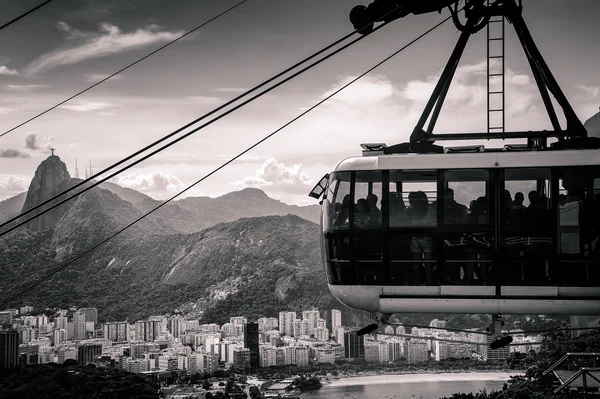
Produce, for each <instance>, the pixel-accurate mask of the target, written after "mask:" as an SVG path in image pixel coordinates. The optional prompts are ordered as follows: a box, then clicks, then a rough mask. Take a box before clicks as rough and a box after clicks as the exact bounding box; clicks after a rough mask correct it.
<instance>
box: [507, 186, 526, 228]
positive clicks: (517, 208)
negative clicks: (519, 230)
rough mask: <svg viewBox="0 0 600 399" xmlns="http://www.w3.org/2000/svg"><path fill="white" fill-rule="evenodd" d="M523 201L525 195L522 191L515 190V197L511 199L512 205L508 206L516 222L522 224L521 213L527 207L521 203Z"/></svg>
mask: <svg viewBox="0 0 600 399" xmlns="http://www.w3.org/2000/svg"><path fill="white" fill-rule="evenodd" d="M523 202H525V195H523V193H522V192H520V191H519V192H516V193H515V199H514V200H513V202H512V206H511V208H510V213H511V215H512V216H513V218H514V219H515V222H516V223H517V224H522V222H523V214H524V211H525V209H527V208H525V205H523Z"/></svg>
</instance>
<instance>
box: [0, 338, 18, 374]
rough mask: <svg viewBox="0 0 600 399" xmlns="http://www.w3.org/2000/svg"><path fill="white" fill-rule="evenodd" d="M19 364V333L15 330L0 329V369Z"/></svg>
mask: <svg viewBox="0 0 600 399" xmlns="http://www.w3.org/2000/svg"><path fill="white" fill-rule="evenodd" d="M18 365H19V333H18V332H17V331H15V330H8V331H0V369H3V368H4V369H10V368H13V367H16V366H18Z"/></svg>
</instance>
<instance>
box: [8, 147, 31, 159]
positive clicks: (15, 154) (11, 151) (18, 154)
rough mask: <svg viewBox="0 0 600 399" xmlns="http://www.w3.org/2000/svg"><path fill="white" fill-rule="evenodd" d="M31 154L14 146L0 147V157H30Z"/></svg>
mask: <svg viewBox="0 0 600 399" xmlns="http://www.w3.org/2000/svg"><path fill="white" fill-rule="evenodd" d="M30 157H31V155H29V154H27V153H26V152H22V151H19V150H17V149H14V148H7V149H0V158H30Z"/></svg>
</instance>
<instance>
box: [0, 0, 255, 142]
mask: <svg viewBox="0 0 600 399" xmlns="http://www.w3.org/2000/svg"><path fill="white" fill-rule="evenodd" d="M247 1H248V0H242V1H240V2H239V3H237V4H235V5H234V6H233V7H230V8H228V9H227V10H225V11H223V12H222V13H220V14H218V15H216V16H214V17H212V18H211V19H209V20H208V21H205V22H203V23H202V24H200V25H198V26H196V27H195V28H194V29H192V30H190V31H188V32H186V33H184V34H183V35H181V36H179V37H176V38H175V39H173V40H171V41H170V42H168V43H167V44H165V45H163V46H161V47H159V48H157V49H156V50H154V51H152V52H151V53H149V54H146V55H145V56H143V57H142V58H140V59H138V60H137V61H134V62H132V63H131V64H129V65H127V66H126V67H124V68H121V69H119V70H118V71H117V72H114V73H112V74H110V75H109V76H107V77H105V78H104V79H102V80H100V81H98V82H96V83H94V84H93V85H91V86H89V87H87V88H86V89H83V90H81V91H80V92H78V93H75V94H73V95H72V96H71V97H69V98H67V99H65V100H63V101H61V102H59V103H58V104H56V105H53V106H52V107H50V108H48V109H46V110H45V111H42V112H40V113H39V114H37V115H35V116H33V117H31V118H29V119H27V120H26V121H25V122H22V123H20V124H18V125H17V126H14V127H12V128H10V129H9V130H7V131H6V132H4V133H2V134H0V137H3V136H5V135H7V134H8V133H10V132H12V131H14V130H16V129H18V128H20V127H21V126H24V125H26V124H28V123H29V122H32V121H34V120H36V119H37V118H39V117H40V116H42V115H44V114H47V113H48V112H50V111H52V110H54V109H56V108H58V107H60V106H61V105H63V104H64V103H66V102H69V101H71V100H72V99H74V98H75V97H78V96H79V95H81V94H83V93H85V92H87V91H89V90H91V89H93V88H94V87H96V86H98V85H99V84H102V83H104V82H106V81H107V80H109V79H111V78H113V77H114V76H116V75H118V74H120V73H121V72H123V71H125V70H127V69H129V68H131V67H132V66H134V65H136V64H139V63H140V62H142V61H144V60H145V59H146V58H148V57H150V56H152V55H154V54H156V53H158V52H159V51H161V50H163V49H164V48H166V47H168V46H170V45H171V44H173V43H175V42H177V41H179V40H181V39H183V38H184V37H186V36H188V35H190V34H192V33H194V32H195V31H197V30H198V29H200V28H202V27H204V26H206V25H208V24H209V23H211V22H212V21H215V20H216V19H218V18H220V17H222V16H223V15H225V14H227V13H228V12H230V11H232V10H233V9H234V8H236V7H239V6H240V5H242V4H243V3H245V2H247ZM0 29H1V28H0Z"/></svg>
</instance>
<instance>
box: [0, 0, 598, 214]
mask: <svg viewBox="0 0 600 399" xmlns="http://www.w3.org/2000/svg"><path fill="white" fill-rule="evenodd" d="M238 1H239V0H234V1H230V0H168V1H167V0H55V1H53V2H52V3H50V4H49V5H47V6H44V7H43V8H41V9H40V10H38V11H36V12H35V13H33V14H31V15H29V16H28V17H26V18H24V19H22V20H20V21H18V22H17V23H15V24H14V25H12V26H10V27H8V28H6V29H4V30H2V31H0V49H2V50H1V52H0V93H1V94H2V95H1V96H0V130H1V131H0V134H1V133H2V132H5V131H7V130H8V129H10V128H12V127H14V126H15V125H18V124H19V123H21V122H23V121H25V120H27V119H29V118H30V117H32V116H34V115H36V114H37V113H39V112H41V111H43V110H45V109H47V108H48V107H50V106H52V105H54V104H56V103H58V102H60V101H62V100H64V99H65V98H67V97H69V96H70V95H72V94H74V93H76V92H78V91H80V90H82V89H84V88H86V87H87V86H89V85H90V84H92V83H93V82H96V81H98V80H99V79H102V78H103V77H105V76H106V75H107V74H110V73H112V72H114V71H116V70H118V69H120V68H122V67H124V66H126V65H127V64H129V63H131V62H133V61H135V60H137V59H138V58H140V57H142V56H144V55H145V54H147V53H149V52H150V51H152V50H154V49H156V48H158V47H160V46H161V45H163V44H165V43H167V42H169V41H170V40H173V39H174V38H176V37H178V36H179V35H181V34H183V33H184V32H187V31H189V30H190V29H192V28H194V27H195V26H196V25H199V24H200V23H201V22H203V21H205V20H207V19H209V18H211V17H213V16H214V15H216V14H218V13H220V12H222V11H224V10H225V9H227V8H229V7H231V6H233V5H234V4H236V3H237V2H238ZM39 2H40V1H39V0H4V1H3V3H2V4H3V14H2V15H3V17H2V18H4V19H6V20H9V19H12V18H14V17H15V16H17V15H20V14H21V13H23V12H25V11H27V10H29V9H30V8H32V7H34V6H35V5H37V4H38V3H39ZM357 3H358V2H357V1H356V0H328V1H322V0H302V1H291V0H286V1H281V0H248V1H247V2H246V3H244V4H243V5H241V6H240V7H238V8H236V9H235V10H234V11H232V12H231V13H229V14H227V15H226V16H224V17H222V18H220V19H218V20H217V21H215V22H213V23H211V24H210V25H208V26H206V27H205V28H203V29H201V30H200V31H198V32H196V33H194V34H192V35H190V36H189V37H187V38H186V39H184V40H182V41H180V42H178V43H176V44H174V45H172V46H169V47H168V48H167V49H165V50H163V51H161V52H159V53H157V54H156V55H154V56H152V57H151V58H149V59H147V60H145V61H143V62H142V63H140V64H138V65H136V66H134V67H133V68H131V69H129V70H127V71H126V72H124V73H123V74H122V75H119V76H118V77H117V78H114V79H111V80H109V81H107V82H105V83H103V84H101V85H99V86H98V87H96V88H94V89H92V90H90V91H89V92H87V93H85V94H84V95H81V96H79V97H78V98H76V99H74V100H72V101H70V102H68V103H66V104H65V105H63V106H61V107H60V108H58V109H56V110H54V111H51V112H49V113H48V114H46V115H44V116H42V117H40V118H38V119H36V120H35V121H33V122H31V123H28V124H26V125H25V126H23V127H21V128H19V129H16V130H15V131H13V132H11V133H9V134H7V135H5V136H4V137H0V200H1V199H5V198H8V197H10V196H13V195H15V194H17V193H19V192H22V191H24V190H26V189H27V187H28V185H29V182H30V180H31V178H32V176H33V174H34V173H35V169H36V167H37V166H38V165H39V163H40V162H41V161H42V160H43V159H45V158H46V157H47V156H48V155H49V150H48V149H49V147H50V146H54V148H56V154H57V155H59V156H60V157H61V159H62V160H63V161H64V162H65V163H66V164H67V167H68V169H69V172H70V173H71V175H72V176H74V175H75V160H76V159H77V161H78V163H79V175H80V177H84V175H85V171H84V168H85V167H86V166H87V165H89V162H91V163H92V168H93V169H94V170H96V171H97V170H99V169H100V168H103V167H106V166H108V165H110V164H111V163H114V162H116V161H117V160H119V159H121V158H123V157H125V156H127V155H129V154H130V153H132V152H134V151H136V150H137V149H139V148H141V147H143V146H145V145H146V144H148V143H150V142H152V141H154V140H156V139H158V138H159V137H161V136H163V135H166V134H168V133H170V132H171V131H173V130H175V129H177V128H179V127H181V126H183V125H185V124H186V123H188V122H190V121H192V120H194V119H196V118H198V117H199V116H201V115H202V114H204V113H206V112H208V111H210V110H211V109H213V108H214V107H216V106H218V105H220V104H222V103H223V102H225V101H227V100H228V99H231V98H233V97H235V96H236V95H238V94H239V93H240V92H242V91H243V90H244V89H247V88H250V87H252V86H254V85H256V84H258V83H260V82H262V81H263V80H265V79H267V78H269V77H271V76H272V75H274V74H276V73H278V72H279V71H281V70H283V69H285V68H286V67H288V66H290V65H292V64H293V63H295V62H297V61H299V60H301V59H302V58H304V57H306V56H308V55H309V54H311V53H312V52H314V51H316V50H319V49H320V48H322V47H324V46H325V45H326V44H329V43H331V42H333V41H334V40H336V39H338V38H340V37H342V36H343V35H345V34H347V33H349V32H350V31H351V30H352V27H351V24H350V23H349V21H348V13H349V11H350V9H351V8H352V7H353V6H354V5H356V4H357ZM524 3H525V4H524V5H525V11H524V16H525V18H526V21H527V22H528V25H529V27H530V30H531V32H532V34H533V36H534V39H536V42H537V44H538V46H539V48H540V50H541V51H542V54H543V55H544V56H545V58H546V61H547V62H548V64H549V65H550V67H551V69H552V71H553V72H554V74H555V76H556V78H557V80H558V81H559V83H560V84H561V86H562V88H563V90H564V91H565V92H566V94H567V96H568V97H569V98H570V99H571V101H572V104H573V105H574V107H575V110H576V112H577V113H578V115H579V117H580V118H581V119H582V120H586V119H588V118H589V117H591V116H592V115H593V114H595V113H596V112H597V111H598V106H600V93H599V92H600V76H599V73H598V70H599V67H598V65H600V51H598V40H599V38H600V26H599V25H598V23H597V21H598V20H600V2H598V1H597V0H571V1H568V2H567V1H564V0H525V1H524ZM363 4H368V3H367V2H364V3H363ZM447 15H448V12H447V11H444V12H443V13H442V15H439V14H436V13H433V14H426V15H420V16H414V15H410V16H408V17H407V18H404V19H402V20H399V21H396V22H395V23H393V24H391V25H389V26H388V27H386V28H384V29H383V30H381V31H379V32H377V33H375V34H374V35H371V36H369V37H368V38H367V39H366V40H363V41H361V42H360V43H358V44H357V45H355V46H352V47H350V48H349V49H347V50H345V51H344V52H343V53H341V54H339V55H338V56H336V57H334V58H332V59H330V60H329V61H327V62H325V63H323V64H321V65H319V66H318V67H316V68H314V69H312V70H311V71H309V72H307V73H305V74H303V75H301V76H299V77H298V78H296V79H294V80H292V81H291V82H289V83H287V84H285V85H284V86H282V87H280V88H278V89H276V90H274V91H273V92H271V93H270V94H269V95H267V96H264V97H262V98H260V99H259V100H257V101H255V102H254V103H252V104H251V105H249V106H246V107H244V108H243V109H241V110H239V111H236V112H235V113H233V114H231V115H230V116H228V117H226V118H224V119H223V120H221V121H219V122H217V123H215V124H213V125H212V126H210V127H209V128H206V129H203V130H202V131H200V132H198V133H196V134H195V135H194V136H192V137H190V138H188V139H186V140H184V141H182V142H181V143H179V144H177V145H175V146H173V147H171V148H169V149H168V150H166V151H164V152H163V153H161V154H160V155H158V156H155V157H153V158H151V159H149V160H147V161H145V162H144V163H142V164H140V165H139V166H138V167H136V168H135V169H131V170H129V171H128V172H126V173H125V174H124V175H122V176H119V177H118V178H115V180H114V181H115V182H117V183H118V184H121V185H123V186H126V187H131V188H134V189H137V190H140V191H143V192H145V193H147V194H149V195H151V196H153V197H155V198H167V197H169V196H171V195H173V194H174V193H175V192H177V191H179V190H180V189H182V188H184V187H185V186H187V185H188V184H190V183H191V182H193V181H195V180H197V179H199V178H200V177H202V176H203V175H204V174H206V173H207V172H209V171H210V170H212V169H213V168H215V167H217V166H218V165H220V164H221V163H222V162H223V161H225V160H227V159H228V158H229V157H231V156H233V155H235V154H237V153H238V152H239V151H241V150H243V149H245V148H246V147H248V146H249V145H251V144H252V143H254V142H255V141H257V140H259V139H260V138H262V137H263V136H265V135H267V134H269V133H271V132H272V131H273V130H275V129H277V128H279V127H280V126H281V125H283V124H284V123H286V122H287V121H289V120H290V119H292V118H293V117H295V116H296V115H298V114H299V113H301V112H302V111H303V110H305V109H306V108H307V107H309V106H311V105H313V104H314V103H315V102H317V101H319V100H320V99H322V98H323V97H324V96H325V95H327V94H328V93H330V92H332V91H333V90H335V89H336V88H338V87H340V86H341V85H342V84H344V83H345V82H347V81H348V80H349V79H352V78H353V77H354V76H356V75H358V74H360V73H362V72H363V71H364V70H365V69H367V68H369V67H371V66H372V65H373V64H375V63H377V62H378V61H380V60H381V59H383V58H384V57H386V56H388V55H389V54H390V53H392V52H394V51H395V50H397V49H398V48H400V47H401V46H403V45H404V44H406V43H407V42H409V41H410V40H412V39H413V38H414V37H416V36H417V35H419V34H420V33H422V32H423V31H425V30H426V29H428V28H429V27H431V26H433V25H434V24H435V23H437V22H438V21H440V20H441V19H443V18H445V17H446V16H447ZM458 35H459V34H458V32H457V30H456V28H455V27H454V26H453V25H452V24H451V23H450V22H448V23H447V24H446V25H444V26H442V27H441V28H439V29H438V30H436V31H435V32H434V33H433V34H431V35H429V36H427V37H426V38H424V39H423V40H421V41H420V42H419V43H418V44H417V45H415V46H413V47H410V48H409V49H408V50H406V51H404V52H403V53H401V54H400V55H399V56H397V57H395V58H394V59H392V60H391V61H390V62H388V63H386V64H385V65H384V66H382V67H381V68H379V69H377V70H376V71H375V72H374V73H372V74H370V75H368V76H367V77H365V78H363V79H362V80H360V81H359V82H357V83H356V84H355V85H353V86H351V87H350V88H349V89H347V90H345V91H343V92H342V93H340V94H339V95H338V96H336V97H335V98H334V99H332V100H331V101H329V102H327V103H325V104H324V105H323V106H321V107H319V108H317V109H316V110H315V111H313V112H311V113H309V114H308V115H306V116H305V117H303V118H302V119H301V120H299V121H298V122H296V123H294V124H292V125H291V126H289V127H288V128H286V129H285V130H283V131H281V132H280V133H279V134H278V135H277V136H275V137H274V138H273V139H271V140H270V141H267V142H266V143H265V144H263V145H261V146H260V147H259V148H257V149H255V150H254V151H252V152H251V153H250V154H248V155H247V156H245V157H244V158H243V159H241V160H240V161H238V162H236V163H234V164H232V165H230V166H229V167H227V168H225V169H224V170H223V171H221V172H219V173H217V174H215V175H214V176H212V177H211V178H209V179H207V180H206V181H205V182H204V183H202V184H201V185H199V186H197V188H196V189H194V191H192V194H193V195H210V196H217V195H221V194H223V193H226V192H229V191H233V190H239V189H242V188H244V187H248V186H252V187H259V188H262V189H264V190H265V191H266V192H267V193H268V194H269V195H271V196H272V197H275V198H278V199H281V200H283V201H285V202H289V203H297V204H307V203H311V201H310V199H309V198H308V197H307V193H308V192H309V190H310V189H311V188H312V185H313V184H314V183H315V182H316V181H318V179H319V178H320V177H321V176H322V175H323V174H325V173H327V172H328V171H329V170H330V169H331V168H332V166H334V165H335V164H336V163H337V161H339V160H340V159H341V158H344V157H348V156H353V155H358V154H360V147H359V145H360V143H363V142H385V143H388V144H395V143H399V142H402V141H406V139H407V138H408V136H409V133H410V131H411V130H412V128H413V126H414V124H415V122H416V120H417V118H418V117H419V115H420V113H421V111H422V108H423V105H424V103H425V102H426V100H427V99H428V97H429V95H430V93H431V91H432V89H433V86H434V85H435V82H436V79H437V77H438V76H439V74H440V72H441V69H442V68H443V66H444V64H445V62H446V61H447V57H448V56H449V54H450V52H451V50H452V47H453V46H454V44H455V41H456V39H457V38H458ZM506 57H507V58H506V63H507V71H506V73H507V91H508V93H507V128H508V129H544V128H550V123H549V121H548V118H547V116H545V115H544V109H543V106H542V104H541V101H540V99H539V94H537V93H536V88H535V86H534V82H533V79H532V76H531V71H530V69H529V68H528V66H527V63H526V60H525V58H524V56H523V52H522V49H521V48H520V45H519V44H518V41H517V39H516V37H515V35H514V34H513V32H512V31H511V30H510V26H509V25H507V44H506ZM485 90H486V89H485V30H484V31H483V32H481V33H480V34H478V35H477V36H475V37H474V38H473V39H472V40H471V42H470V45H469V47H468V49H467V52H466V53H465V56H464V57H463V60H462V63H461V66H460V68H459V71H458V73H457V76H456V78H455V80H454V82H453V85H452V87H451V89H450V93H449V95H448V98H447V101H446V103H445V106H444V110H443V112H442V115H441V116H440V119H439V122H438V124H437V126H436V132H440V133H441V132H444V131H484V130H485V129H486V114H485V109H486V95H485Z"/></svg>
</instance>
